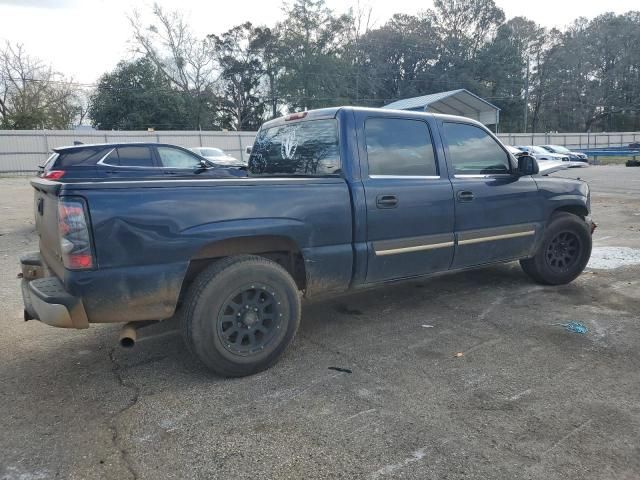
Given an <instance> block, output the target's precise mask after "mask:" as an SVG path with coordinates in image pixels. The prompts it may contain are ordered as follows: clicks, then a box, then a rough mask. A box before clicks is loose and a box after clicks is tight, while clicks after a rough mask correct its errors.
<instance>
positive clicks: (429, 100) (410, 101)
mask: <svg viewBox="0 0 640 480" xmlns="http://www.w3.org/2000/svg"><path fill="white" fill-rule="evenodd" d="M382 108H389V109H394V110H412V111H415V112H433V113H446V114H448V115H460V116H463V117H469V118H473V119H474V120H478V121H479V122H481V123H484V124H485V125H494V129H495V130H496V131H497V129H498V122H499V121H500V109H499V108H498V107H496V106H495V105H493V104H492V103H489V102H487V101H486V100H484V99H482V98H480V97H479V96H477V95H475V94H473V93H471V92H470V91H469V90H467V89H464V88H460V89H458V90H450V91H448V92H440V93H432V94H430V95H423V96H421V97H413V98H406V99H404V100H397V101H395V102H392V103H390V104H389V105H385V106H384V107H382Z"/></svg>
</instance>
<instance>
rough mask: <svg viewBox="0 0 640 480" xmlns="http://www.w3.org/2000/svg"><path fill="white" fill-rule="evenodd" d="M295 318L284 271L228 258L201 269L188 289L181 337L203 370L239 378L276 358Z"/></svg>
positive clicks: (292, 287)
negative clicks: (203, 367)
mask: <svg viewBox="0 0 640 480" xmlns="http://www.w3.org/2000/svg"><path fill="white" fill-rule="evenodd" d="M300 316H301V314H300V294H299V292H298V288H297V286H296V283H295V281H294V280H293V278H291V275H289V273H288V272H287V271H286V270H285V269H284V268H282V267H281V266H280V265H278V264H277V263H276V262H273V261H271V260H269V259H266V258H263V257H257V256H250V255H243V256H237V257H229V258H224V259H222V260H218V261H216V262H215V263H214V264H213V265H211V266H210V267H209V268H207V269H206V270H204V271H203V272H202V273H201V274H200V275H199V276H198V277H197V278H196V280H195V281H194V283H193V285H192V286H191V287H190V289H189V293H188V295H187V298H186V300H185V303H184V313H183V336H184V339H185V342H186V344H187V347H188V348H189V350H190V351H191V352H192V353H193V354H195V356H196V357H198V358H199V359H200V361H202V363H204V365H205V366H206V367H207V368H209V369H210V370H212V371H213V372H215V373H217V374H219V375H222V376H225V377H242V376H246V375H251V374H254V373H257V372H260V371H262V370H265V369H267V368H269V367H270V366H271V365H273V364H274V363H275V362H276V361H277V360H278V359H279V358H280V356H281V355H282V354H283V353H284V351H285V350H286V348H287V347H288V346H289V344H290V343H291V342H292V341H293V338H294V336H295V334H296V331H297V330H298V326H299V324H300Z"/></svg>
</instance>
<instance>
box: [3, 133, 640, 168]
mask: <svg viewBox="0 0 640 480" xmlns="http://www.w3.org/2000/svg"><path fill="white" fill-rule="evenodd" d="M254 137H255V132H213V131H204V132H201V131H156V132H145V131H111V130H109V131H102V130H0V175H12V174H31V173H33V172H35V171H36V170H37V168H38V165H41V164H42V162H44V161H45V160H46V159H47V157H48V156H49V155H50V154H51V151H52V149H53V148H55V147H61V146H65V145H73V142H74V141H78V142H82V143H104V142H157V143H171V144H176V145H182V146H183V147H187V148H189V147H218V148H221V149H223V150H224V151H226V152H227V153H229V154H230V155H232V156H234V157H236V158H239V159H246V153H245V147H247V146H249V145H252V144H253V140H254ZM498 137H499V138H500V139H501V140H502V141H503V142H504V143H506V144H509V145H547V144H553V145H564V146H566V147H569V148H597V147H620V146H625V145H628V144H629V143H632V142H638V141H640V132H610V133H500V134H498Z"/></svg>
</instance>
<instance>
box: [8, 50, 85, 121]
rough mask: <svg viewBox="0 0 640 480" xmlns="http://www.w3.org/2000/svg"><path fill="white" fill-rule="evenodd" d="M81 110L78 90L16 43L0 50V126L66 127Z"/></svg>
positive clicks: (69, 81)
mask: <svg viewBox="0 0 640 480" xmlns="http://www.w3.org/2000/svg"><path fill="white" fill-rule="evenodd" d="M80 110H81V98H80V92H79V90H78V88H77V87H76V86H75V85H74V83H73V82H72V81H71V80H67V79H65V78H64V77H63V76H62V75H61V74H60V73H57V72H55V71H54V70H53V68H52V67H51V66H49V65H45V64H44V63H43V62H41V61H40V60H38V59H37V58H33V57H31V56H29V55H28V54H27V53H26V52H25V50H24V47H23V46H22V45H20V44H17V45H12V44H10V43H8V42H7V43H6V44H5V47H4V49H2V50H0V126H2V128H11V129H35V128H50V129H66V128H70V127H71V125H72V123H73V121H74V120H75V119H76V117H77V116H78V114H79V112H80Z"/></svg>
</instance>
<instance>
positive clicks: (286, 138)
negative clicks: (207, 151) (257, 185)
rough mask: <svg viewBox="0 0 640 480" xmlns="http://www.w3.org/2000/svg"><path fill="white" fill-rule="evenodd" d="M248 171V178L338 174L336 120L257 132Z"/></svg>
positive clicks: (297, 124) (295, 124)
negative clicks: (253, 176) (254, 176)
mask: <svg viewBox="0 0 640 480" xmlns="http://www.w3.org/2000/svg"><path fill="white" fill-rule="evenodd" d="M248 170H249V174H250V175H313V176H323V175H332V174H338V173H340V153H339V150H338V130H337V125H336V120H335V119H330V120H312V121H307V122H300V123H294V124H291V125H279V126H277V127H271V128H265V129H262V130H260V132H258V136H257V137H256V141H255V144H254V145H253V149H252V151H251V156H250V157H249V166H248Z"/></svg>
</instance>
